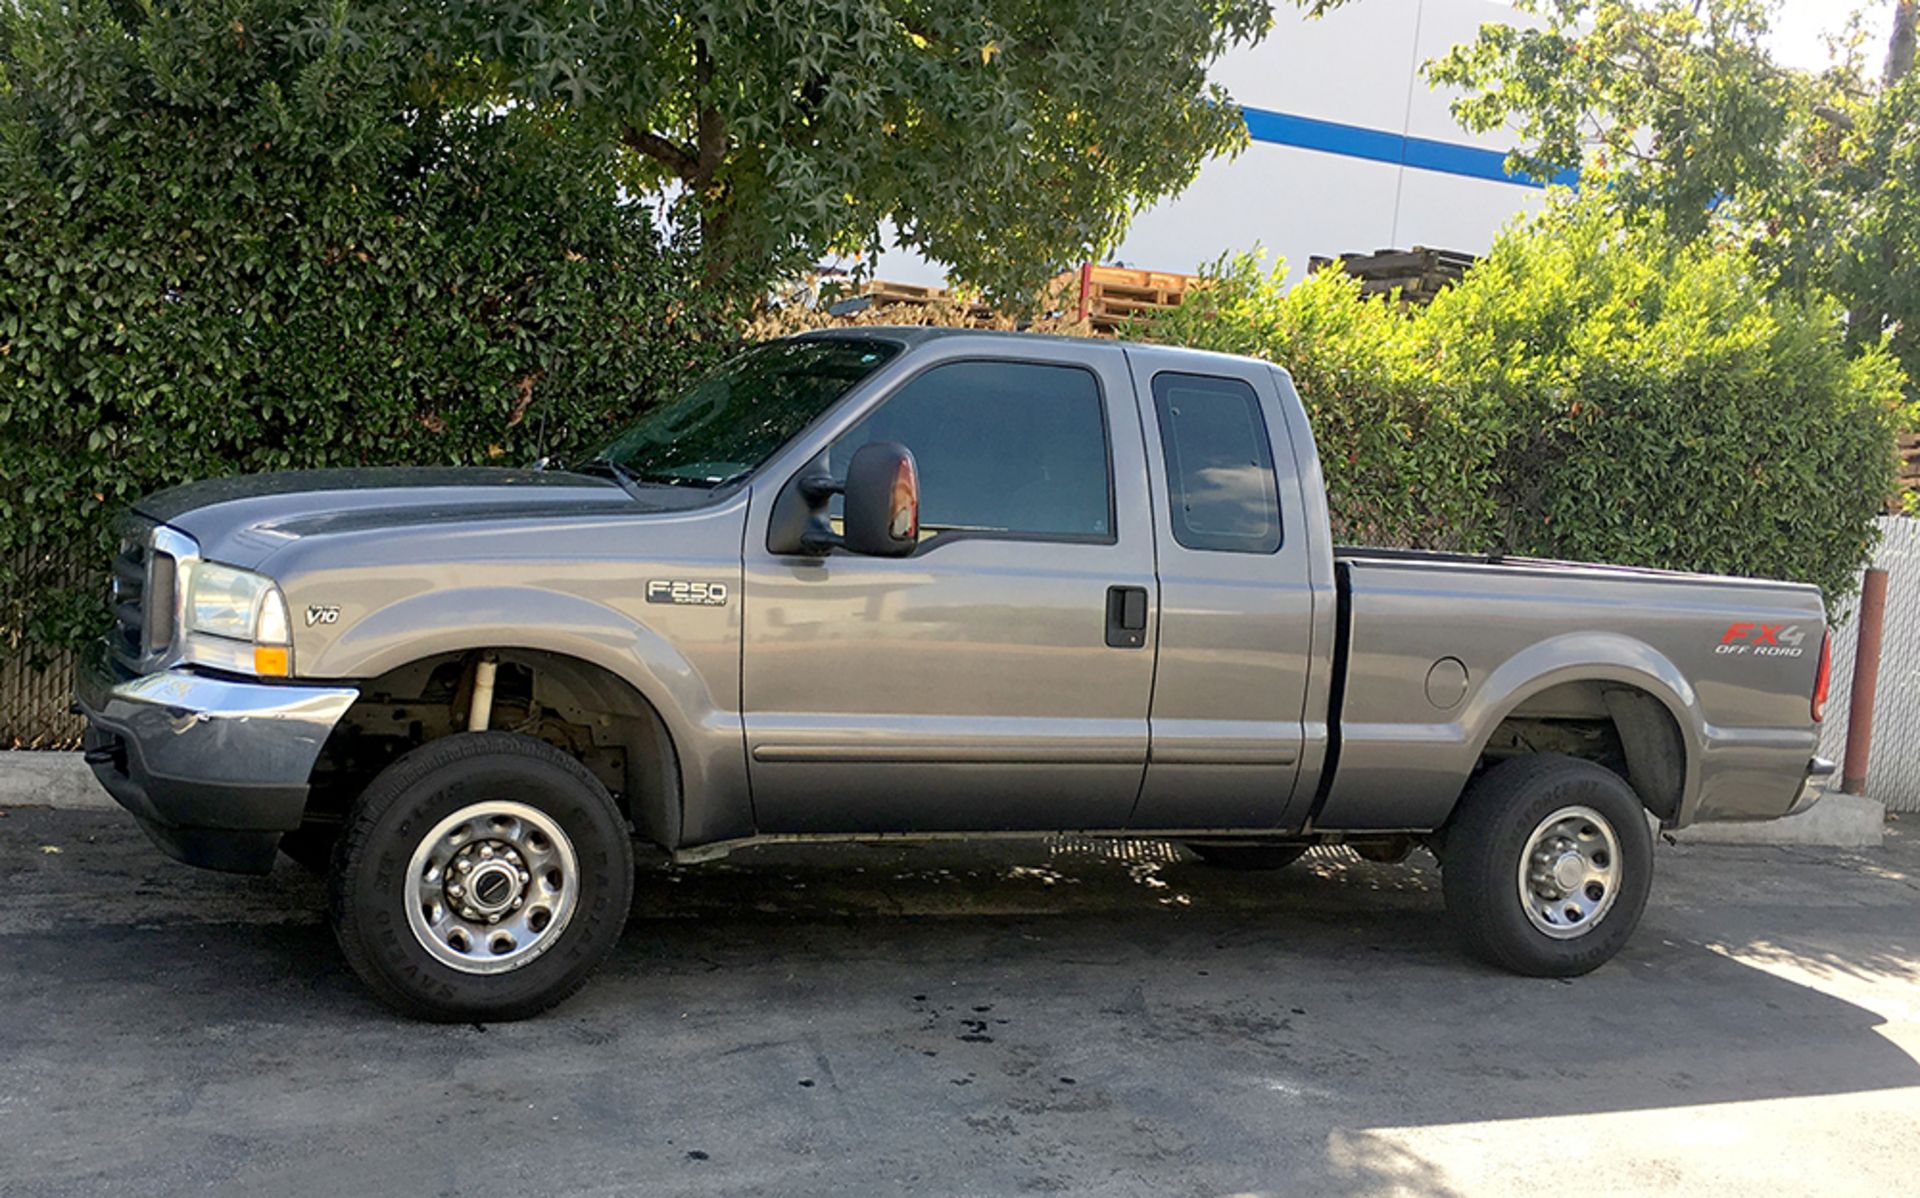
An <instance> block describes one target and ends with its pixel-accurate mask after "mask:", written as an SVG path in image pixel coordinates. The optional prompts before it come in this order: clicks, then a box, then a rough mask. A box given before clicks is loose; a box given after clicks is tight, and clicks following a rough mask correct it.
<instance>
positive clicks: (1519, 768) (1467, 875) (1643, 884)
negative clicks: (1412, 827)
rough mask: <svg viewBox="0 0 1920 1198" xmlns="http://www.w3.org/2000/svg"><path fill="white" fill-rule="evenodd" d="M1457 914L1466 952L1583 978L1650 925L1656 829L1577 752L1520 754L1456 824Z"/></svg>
mask: <svg viewBox="0 0 1920 1198" xmlns="http://www.w3.org/2000/svg"><path fill="white" fill-rule="evenodd" d="M1446 839H1447V853H1446V858H1445V864H1444V866H1443V867H1442V869H1441V886H1442V889H1443V890H1444V892H1445V894H1446V902H1447V916H1448V918H1449V920H1450V921H1451V922H1452V924H1453V928H1454V932H1455V934H1456V936H1457V937H1458V938H1459V940H1460V942H1461V944H1462V946H1463V947H1464V948H1465V949H1466V950H1467V951H1468V952H1469V953H1471V954H1473V955H1474V956H1476V957H1478V958H1480V959H1481V960H1483V961H1486V962H1488V963H1490V964H1493V965H1498V966H1500V967H1501V968H1503V969H1509V970H1512V971H1513V972H1515V973H1522V974H1527V975H1529V976H1533V977H1574V976H1577V975H1579V974H1583V973H1587V972H1589V971H1591V970H1593V969H1596V968H1598V967H1599V966H1601V965H1602V964H1605V963H1606V962H1607V961H1608V960H1609V959H1611V958H1612V957H1613V955H1614V954H1615V953H1617V952H1619V951H1620V948H1621V946H1622V945H1624V944H1625V943H1626V942H1627V938H1628V937H1629V936H1631V935H1632V934H1633V930H1634V928H1635V927H1636V926H1638V924H1639V922H1640V915H1641V913H1642V912H1643V911H1644V910H1645V909H1646V905H1647V894H1648V891H1649V890H1650V889H1651V888H1652V882H1653V834H1652V832H1651V831H1650V830H1649V829H1648V827H1647V816H1646V812H1645V809H1644V808H1643V807H1642V806H1641V804H1640V800H1639V797H1638V796H1636V795H1635V794H1634V793H1633V789H1632V788H1631V787H1629V786H1628V785H1627V783H1626V781H1625V780H1624V779H1622V778H1621V777H1620V776H1619V775H1618V774H1616V773H1614V772H1613V771H1611V770H1608V769H1605V768H1603V767H1601V766H1598V765H1595V764H1593V763H1592V762H1590V761H1582V760H1580V759H1578V758H1573V757H1562V756H1558V755H1555V754H1538V755H1533V756H1527V757H1516V758H1513V759H1511V760H1509V761H1504V762H1502V763H1500V764H1499V765H1496V766H1494V767H1493V768H1492V769H1490V770H1488V771H1487V772H1486V773H1484V774H1482V775H1481V776H1480V777H1479V778H1477V779H1476V780H1475V781H1474V782H1473V783H1472V784H1471V785H1470V786H1469V787H1468V788H1467V793H1466V795H1465V796H1464V797H1463V798H1462V799H1461V800H1460V807H1459V810H1458V811H1457V812H1456V813H1455V815H1454V818H1453V821H1452V823H1451V824H1450V825H1449V827H1448V829H1447V838H1446Z"/></svg>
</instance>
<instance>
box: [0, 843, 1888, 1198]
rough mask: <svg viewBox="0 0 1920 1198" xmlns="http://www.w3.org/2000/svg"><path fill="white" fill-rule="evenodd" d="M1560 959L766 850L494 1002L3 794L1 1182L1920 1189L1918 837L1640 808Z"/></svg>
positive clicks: (400, 1186)
mask: <svg viewBox="0 0 1920 1198" xmlns="http://www.w3.org/2000/svg"><path fill="white" fill-rule="evenodd" d="M1658 870H1659V880H1658V882H1657V883H1656V888H1655V894H1654V899H1653V902H1652V904H1651V906H1650V908H1649V910H1648V912H1647V916H1646V920H1645V922H1644V923H1643V925H1642V927H1641V929H1640V932H1639V935H1638V936H1637V938H1636V939H1635V940H1634V942H1633V943H1632V944H1631V945H1630V946H1629V947H1628V949H1627V950H1626V952H1625V953H1624V954H1623V955H1622V956H1621V957H1620V958H1619V959H1617V960H1616V961H1614V962H1613V963H1611V964H1610V965H1608V966H1606V967H1605V968H1603V969H1601V970H1600V971H1599V972H1598V973H1596V974H1594V975H1592V976H1590V977H1587V978H1583V979H1579V980H1576V981H1572V982H1560V981H1540V980H1529V979H1521V978H1515V977H1509V976H1505V975H1503V974H1499V973H1496V972H1492V971H1490V970H1487V969H1485V968H1482V967H1480V966H1478V965H1475V964H1472V963H1470V962H1468V961H1466V960H1464V959H1462V958H1461V957H1459V956H1458V955H1456V954H1455V952H1454V951H1453V949H1452V948H1451V946H1450V945H1449V943H1448V941H1447V938H1446V936H1445V930H1444V926H1443V923H1442V905H1441V900H1440V894H1439V891H1438V878H1437V875H1436V873H1435V872H1434V870H1433V868H1432V862H1431V860H1430V859H1427V858H1425V857H1424V856H1416V858H1415V860H1414V861H1413V862H1410V863H1409V864H1407V865H1404V866H1379V865H1370V864H1365V863H1362V862H1360V861H1358V860H1357V859H1354V858H1352V857H1351V856H1350V855H1347V854H1345V853H1344V852H1334V851H1326V850H1320V851H1316V852H1315V853H1314V854H1313V855H1311V856H1310V857H1309V858H1308V859H1307V860H1305V861H1303V862H1301V863H1300V864H1298V865H1296V866H1294V867H1292V868H1290V869H1288V870H1286V871H1284V872H1282V873H1278V874H1264V875H1235V874H1228V873H1221V872H1219V871H1216V870H1212V869H1209V868H1207V867H1205V866H1202V865H1200V864H1199V863H1197V862H1195V861H1193V860H1191V859H1190V858H1187V857H1185V856H1184V855H1183V854H1182V853H1181V852H1180V851H1179V850H1177V849H1174V848H1173V847H1172V846H1167V845H1154V844H1146V845H1110V844H1103V843H1090V842H1071V841H1070V842H1059V843H1052V844H1046V843H1039V842H1030V843H1002V844H993V845H989V846H984V847H983V846H978V845H975V846H960V845H940V846H932V847H928V846H921V847H907V846H887V847H881V848H874V847H840V848H834V849H816V850H811V851H803V850H798V849H793V848H781V849H761V850H756V851H754V852H751V853H741V854H736V855H735V856H734V857H732V858H728V859H726V860H724V861H719V862H713V863H709V864H705V865H701V866H697V867H686V868H682V869H678V870H674V871H668V872H654V871H649V872H646V873H643V874H642V876H641V879H640V886H639V894H638V899H637V903H636V906H635V911H634V918H633V920H632V922H631V923H630V924H629V925H628V928H627V931H626V934H625V937H624V938H623V940H622V941H621V944H620V947H619V949H618V951H617V952H616V954H615V956H614V958H613V959H612V960H611V961H610V962H609V963H608V965H607V967H606V968H605V969H603V970H602V972H601V973H600V974H599V975H598V976H597V977H596V978H595V979H594V980H593V982H591V983H590V984H589V986H588V988H587V989H586V990H585V991H584V992H582V993H581V994H580V995H579V996H578V997H576V998H575V999H573V1000H572V1001H570V1002H569V1003H567V1004H566V1005H564V1006H562V1007H560V1008H559V1009H557V1010H555V1011H553V1012H551V1013H550V1014H548V1015H546V1016H544V1017H542V1018H540V1019H537V1020H534V1021H531V1022H527V1023H521V1024H511V1025H504V1024H503V1025H495V1024H488V1025H473V1026H453V1027H442V1026H429V1025H424V1024H417V1023H409V1022H406V1021H403V1020H400V1019H398V1018H396V1017H395V1016H393V1015H391V1014H389V1013H388V1012H387V1011H386V1010H385V1009H384V1008H383V1007H381V1006H379V1005H377V1004H376V1003H375V1002H374V1001H372V1000H371V999H370V998H368V997H367V996H366V995H365V994H364V993H363V991H362V990H361V989H360V987H359V986H358V984H357V983H356V981H355V980H354V978H353V977H352V975H351V974H350V973H349V972H348V971H347V969H346V967H345V966H344V964H343V963H342V961H341V959H340V957H339V955H338V953H337V951H336V950H335V948H334V945H333V942H332V938H331V936H330V935H329V933H328V931H327V929H326V927H325V924H324V923H323V921H322V917H321V907H322V892H321V887H320V885H319V884H318V883H317V882H316V881H315V880H314V879H313V878H311V877H309V876H308V875H306V874H304V873H302V872H300V871H299V870H298V869H296V868H294V867H293V866H291V865H290V864H288V865H283V866H282V867H281V868H280V869H278V870H276V872H275V873H274V874H273V875H272V876H271V877H268V878H263V879H248V878H236V877H226V876H221V875H216V874H208V873H202V872H199V871H196V870H192V869H188V868H186V867H184V866H179V865H175V864H173V863H171V862H168V861H166V860H164V859H163V858H162V857H161V856H160V855H159V853H158V852H157V851H156V850H154V849H152V848H151V847H150V846H149V845H148V844H147V843H146V841H145V839H144V838H143V837H142V836H141V835H140V834H139V832H138V831H137V830H135V828H134V827H133V826H132V824H131V822H130V821H129V820H128V819H126V818H125V817H123V816H121V815H119V814H117V813H111V812H94V811H49V810H41V809H32V808H13V809H10V810H4V811H0V888H4V890H3V891H0V892H3V893H4V894H5V895H6V901H5V902H0V1194H4V1195H6V1196H7V1198H14V1196H20V1198H26V1196H28V1195H40V1194H128V1193H138V1194H143V1195H151V1194H170V1193H235V1194H265V1193H272V1194H277V1195H307V1194H314V1195H320V1194H327V1195H331V1194H389V1193H390V1194H405V1195H410V1196H426V1195H440V1194H445V1195H455V1194H458V1195H464V1196H482V1195H484V1196H487V1198H496V1196H499V1198H503V1196H506V1195H515V1194H541V1195H547V1194H716V1195H718V1194H725V1195H739V1194H822V1195H825V1194H832V1195H869V1194H871V1195H892V1194H969V1195H972V1194H980V1195H998V1194H1024V1193H1066V1194H1100V1195H1107V1194H1113V1195H1122V1194H1124V1195H1135V1194H1139V1195H1176V1194H1192V1195H1224V1194H1275V1195H1280V1194H1311V1195H1347V1194H1354V1195H1358V1194H1369V1195H1371V1194H1407V1195H1449V1194H1505V1193H1522V1192H1525V1193H1529V1194H1532V1193H1538V1192H1549V1193H1567V1194H1609V1195H1614V1194H1630V1193H1654V1192H1658V1193H1662V1194H1702V1195H1705V1194H1713V1195H1722V1194H1728V1193H1737V1192H1743V1191H1744V1192H1768V1193H1794V1194H1846V1195H1870V1194H1871V1195H1881V1194H1884V1195H1896V1194H1900V1193H1912V1192H1913V1190H1914V1181H1913V1178H1914V1177H1915V1176H1916V1175H1920V837H1915V836H1910V835H1902V834H1901V833H1900V831H1899V830H1898V827H1897V826H1896V830H1895V832H1894V834H1893V835H1892V836H1891V837H1890V839H1889V843H1888V846H1887V847H1885V848H1882V849H1860V850H1819V849H1785V848H1725V847H1707V846H1695V845H1680V846H1669V845H1662V846H1661V847H1660V850H1659V853H1658Z"/></svg>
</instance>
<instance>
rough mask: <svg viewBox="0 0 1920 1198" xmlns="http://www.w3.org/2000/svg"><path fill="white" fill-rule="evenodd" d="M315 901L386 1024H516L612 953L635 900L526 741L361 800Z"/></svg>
mask: <svg viewBox="0 0 1920 1198" xmlns="http://www.w3.org/2000/svg"><path fill="white" fill-rule="evenodd" d="M329 898H330V903H329V906H330V909H331V914H332V921H333V930H334V935H335V937H336V938H337V939H338V940H339V942H340V948H341V951H342V952H344V953H345V954H346V958H347V961H348V963H349V964H351V965H352V966H353V969H354V972H355V973H358V974H359V975H360V977H361V980H363V981H364V982H366V984H367V986H368V987H369V988H370V989H372V990H373V992H374V993H375V994H376V995H378V996H379V997H380V998H381V999H382V1000H383V1001H385V1002H386V1003H388V1004H389V1005H390V1006H392V1007H394V1008H395V1009H396V1010H398V1011H400V1012H402V1013H403V1014H406V1015H411V1016H414V1017H416V1018H420V1019H431V1020H439V1021H447V1022H455V1021H458V1022H470V1021H481V1020H510V1019H524V1018H526V1017H528V1016H530V1015H535V1014H538V1013H539V1012H541V1011H544V1010H546V1009H547V1008H548V1007H551V1006H553V1005H554V1004H556V1003H558V1002H560V1001H561V1000H562V999H564V998H566V997H567V996H569V995H571V994H572V993H573V992H574V991H576V990H578V989H579V988H580V987H581V986H582V985H584V984H585V982H586V980H587V977H588V975H589V974H591V973H592V972H593V970H594V969H595V968H597V967H598V966H599V964H600V963H601V962H602V961H604V960H605V959H606V957H607V955H608V954H609V953H610V952H612V951H613V947H614V945H615V943H617V942H618V940H619V939H620V931H621V929H622V928H623V927H624V926H625V924H626V920H627V913H628V908H629V906H630V905H631V903H632V900H633V844H632V841H631V839H630V838H629V833H628V830H627V824H626V820H625V819H624V818H623V817H622V816H621V814H620V810H619V808H618V806H616V805H615V803H614V801H613V798H612V796H611V795H609V794H608V793H607V790H606V788H605V787H604V786H602V785H601V784H600V782H599V781H598V780H597V779H596V778H594V776H593V775H592V774H590V773H589V772H587V770H586V768H585V767H583V766H582V765H581V764H580V763H579V762H578V761H575V760H574V759H573V758H571V757H568V756H567V755H566V754H564V753H562V752H560V751H559V750H558V749H555V748H554V747H552V746H551V745H548V744H545V743H544V742H541V741H537V740H534V739H532V738H531V737H526V736H517V735H513V734H511V733H505V732H469V733H461V734H459V735H455V736H449V737H445V738H443V739H441V740H436V741H432V742H429V743H428V744H425V745H422V746H421V747H420V748H417V749H414V750H413V751H412V752H410V753H408V754H406V755H405V756H403V757H401V758H400V759H399V760H398V761H395V762H394V763H393V764H392V765H390V766H388V767H387V768H386V769H385V770H383V771H381V773H380V775H379V776H378V777H376V778H375V779H374V780H373V783H372V785H370V786H368V787H367V789H366V791H365V793H363V794H362V795H361V796H360V799H359V801H358V802H357V803H355V804H354V806H353V808H352V810H351V811H350V812H349V813H348V816H347V823H346V827H345V829H344V831H343V832H342V833H341V841H340V845H339V849H338V853H337V855H336V857H335V861H334V869H333V874H332V877H331V879H330V886H329Z"/></svg>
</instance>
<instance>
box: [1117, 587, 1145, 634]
mask: <svg viewBox="0 0 1920 1198" xmlns="http://www.w3.org/2000/svg"><path fill="white" fill-rule="evenodd" d="M1146 643H1147V588H1145V587H1108V588H1107V645H1108V647H1109V648H1113V649H1138V648H1140V646H1142V645H1144V644H1146Z"/></svg>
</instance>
